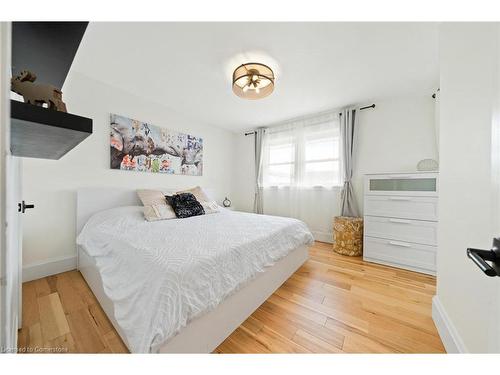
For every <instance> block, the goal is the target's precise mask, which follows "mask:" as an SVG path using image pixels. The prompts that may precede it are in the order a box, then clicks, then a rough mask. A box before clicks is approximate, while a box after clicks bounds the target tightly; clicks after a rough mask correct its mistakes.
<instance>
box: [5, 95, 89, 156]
mask: <svg viewBox="0 0 500 375" xmlns="http://www.w3.org/2000/svg"><path fill="white" fill-rule="evenodd" d="M10 111H11V113H10V117H11V141H10V143H11V145H10V148H11V152H12V155H14V156H22V157H28V158H40V159H53V160H57V159H60V158H61V157H62V156H64V155H65V154H66V153H68V152H69V151H70V150H71V149H72V148H74V147H75V146H76V145H78V144H79V143H80V142H81V141H83V140H84V139H85V138H87V137H88V136H89V135H90V134H92V119H89V118H86V117H81V116H77V115H72V114H70V113H65V112H58V111H54V110H51V109H47V108H43V107H38V106H36V105H32V104H26V103H23V102H18V101H15V100H11V101H10Z"/></svg>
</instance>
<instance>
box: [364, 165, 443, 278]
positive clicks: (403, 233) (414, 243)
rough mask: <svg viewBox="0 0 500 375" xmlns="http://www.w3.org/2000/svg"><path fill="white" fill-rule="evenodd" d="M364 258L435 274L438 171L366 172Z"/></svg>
mask: <svg viewBox="0 0 500 375" xmlns="http://www.w3.org/2000/svg"><path fill="white" fill-rule="evenodd" d="M364 186H365V199H364V202H365V203H364V212H365V227H364V229H365V233H364V252H363V259H364V260H366V261H369V262H374V263H381V264H386V265H390V266H394V267H400V268H405V269H409V270H413V271H417V272H422V273H426V274H431V275H435V273H436V251H437V221H438V173H436V172H432V173H431V172H427V173H425V172H419V173H388V174H369V175H366V176H365V183H364Z"/></svg>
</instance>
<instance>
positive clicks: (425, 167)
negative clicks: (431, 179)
mask: <svg viewBox="0 0 500 375" xmlns="http://www.w3.org/2000/svg"><path fill="white" fill-rule="evenodd" d="M438 168H439V163H438V162H437V161H436V160H434V159H423V160H420V161H419V162H418V164H417V171H419V172H430V171H437V170H438Z"/></svg>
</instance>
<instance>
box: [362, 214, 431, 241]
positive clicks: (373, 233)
mask: <svg viewBox="0 0 500 375" xmlns="http://www.w3.org/2000/svg"><path fill="white" fill-rule="evenodd" d="M364 231H365V235H366V236H370V237H378V238H385V239H390V240H399V241H406V242H414V243H420V244H424V245H432V246H436V245H437V222H433V221H421V220H409V219H399V218H392V217H377V216H365V222H364Z"/></svg>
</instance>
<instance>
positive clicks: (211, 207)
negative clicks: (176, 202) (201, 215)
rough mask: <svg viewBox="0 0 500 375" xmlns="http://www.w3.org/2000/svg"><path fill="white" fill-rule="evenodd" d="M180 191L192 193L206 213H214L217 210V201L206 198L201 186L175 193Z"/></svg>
mask: <svg viewBox="0 0 500 375" xmlns="http://www.w3.org/2000/svg"><path fill="white" fill-rule="evenodd" d="M181 193H191V194H193V195H194V197H195V198H196V200H197V201H198V202H200V203H201V205H202V206H203V210H204V211H205V213H206V214H214V213H216V212H219V205H218V204H217V202H216V201H214V200H211V199H210V198H208V197H207V195H206V194H205V192H204V191H203V189H202V188H201V187H199V186H196V187H194V188H192V189H188V190H183V191H178V192H177V194H181Z"/></svg>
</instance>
